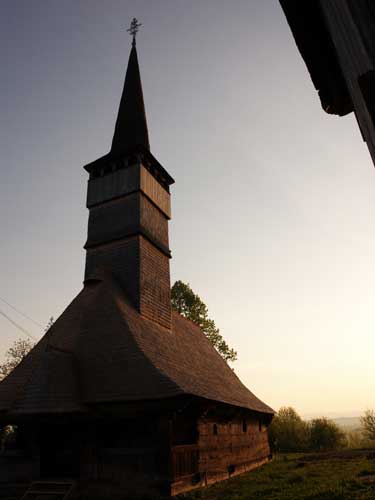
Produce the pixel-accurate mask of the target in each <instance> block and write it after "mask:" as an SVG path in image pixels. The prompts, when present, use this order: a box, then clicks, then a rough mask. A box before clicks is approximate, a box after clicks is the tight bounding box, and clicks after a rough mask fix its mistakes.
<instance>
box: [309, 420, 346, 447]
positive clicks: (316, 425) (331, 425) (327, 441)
mask: <svg viewBox="0 0 375 500" xmlns="http://www.w3.org/2000/svg"><path fill="white" fill-rule="evenodd" d="M309 427H310V449H311V450H313V451H329V450H337V449H339V448H343V447H344V446H345V445H346V437H345V433H344V432H343V431H342V430H341V429H340V428H339V426H338V425H337V424H336V423H335V422H334V421H333V420H329V419H328V418H325V417H321V418H316V419H314V420H312V421H311V422H310V425H309Z"/></svg>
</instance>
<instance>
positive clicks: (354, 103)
mask: <svg viewBox="0 0 375 500" xmlns="http://www.w3.org/2000/svg"><path fill="white" fill-rule="evenodd" d="M280 4H281V6H282V8H283V10H284V13H285V16H286V18H287V20H288V23H289V25H290V28H291V30H292V33H293V36H294V39H295V41H296V44H297V47H298V49H299V51H300V53H301V55H302V57H303V59H304V61H305V63H306V66H307V68H308V70H309V73H310V76H311V79H312V81H313V83H314V86H315V88H316V89H317V90H318V92H319V96H320V100H321V103H322V107H323V109H324V110H325V111H326V112H327V113H331V114H336V115H339V116H344V115H346V114H348V113H351V112H352V111H354V114H355V116H356V118H357V121H358V125H359V128H360V131H361V134H362V137H363V140H364V141H366V143H367V146H368V149H369V151H370V154H371V157H372V160H373V162H374V163H375V2H374V1H373V0H303V1H301V0H280Z"/></svg>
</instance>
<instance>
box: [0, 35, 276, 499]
mask: <svg viewBox="0 0 375 500" xmlns="http://www.w3.org/2000/svg"><path fill="white" fill-rule="evenodd" d="M85 169H86V171H87V172H88V173H89V174H90V178H89V182H88V194H87V207H88V209H89V223H88V237H87V241H86V244H85V249H86V252H87V254H86V270H85V280H84V287H83V289H82V291H81V292H80V293H79V294H78V295H77V297H76V298H75V299H74V300H73V301H72V302H71V304H70V305H69V306H68V307H67V308H66V310H65V311H64V312H63V314H62V315H61V316H60V317H59V318H58V319H57V321H56V322H55V323H54V324H53V326H52V327H51V328H50V329H49V330H48V332H47V333H46V334H45V335H44V337H43V338H42V339H41V340H40V342H39V343H38V344H37V345H36V346H35V347H34V348H33V349H32V351H31V352H30V353H29V354H28V356H27V357H26V358H25V359H24V360H23V361H22V362H21V363H20V364H19V365H18V366H17V367H16V368H15V369H14V371H13V372H12V373H11V374H10V375H9V376H8V377H6V378H5V379H4V380H3V381H2V382H1V383H0V421H1V423H2V424H3V425H5V424H13V425H15V426H16V429H17V446H16V447H15V450H16V451H17V450H18V452H13V455H12V457H11V458H10V457H9V456H8V457H7V454H6V453H5V454H4V455H3V456H2V457H1V464H0V479H2V480H4V479H7V480H13V481H20V480H24V481H26V480H27V481H31V480H34V481H37V483H36V485H35V484H34V488H37V489H38V488H42V487H43V488H44V489H45V490H44V491H46V489H48V488H47V486H46V485H47V484H48V483H47V481H49V482H50V483H49V484H52V483H51V481H54V483H53V485H54V486H53V487H54V488H55V489H56V488H57V486H58V484H63V483H64V481H66V480H67V478H69V479H73V480H75V481H76V483H77V489H76V492H81V493H84V494H85V495H87V498H89V497H90V496H89V495H90V492H91V493H92V494H94V493H95V498H97V497H98V495H99V493H100V492H101V491H102V492H103V496H104V497H105V498H111V499H112V500H113V499H115V498H116V494H117V493H119V494H120V493H121V494H123V493H124V492H126V491H127V492H132V491H133V492H134V491H135V492H142V491H144V490H147V491H158V492H161V493H164V494H167V495H174V494H177V493H179V492H183V491H187V490H190V489H192V488H195V487H199V486H204V485H207V484H210V483H213V482H215V481H220V480H223V479H226V478H228V477H230V476H232V475H235V474H239V473H241V472H244V471H248V470H250V469H252V468H254V467H257V466H259V465H261V464H263V463H265V462H267V461H268V460H269V459H270V449H269V444H268V437H267V427H268V425H269V423H270V421H271V419H272V415H273V410H272V409H271V408H270V407H268V406H267V405H265V404H264V403H263V402H262V401H260V400H259V399H258V398H257V397H256V396H255V395H254V394H252V393H251V392H250V391H249V390H248V389H247V388H246V387H245V386H244V385H243V384H242V383H241V382H240V380H239V379H238V378H237V376H236V375H235V373H234V371H233V370H232V369H231V368H230V367H229V366H228V365H227V363H226V362H225V361H224V360H223V359H222V358H221V356H220V355H219V354H218V353H217V352H216V350H215V349H214V348H213V347H212V345H211V344H210V342H209V341H208V340H207V339H206V337H205V336H204V334H203V333H202V331H201V330H200V329H199V328H198V327H197V326H196V325H194V324H193V323H192V322H190V321H189V320H187V319H185V318H183V317H182V316H180V315H179V314H178V313H176V312H174V311H172V309H171V298H170V276H169V259H170V250H169V243H168V221H169V219H170V217H171V209H170V192H169V188H170V185H171V184H172V183H173V182H174V181H173V179H172V177H171V176H170V175H169V174H168V172H167V171H166V170H165V169H164V168H163V167H162V165H161V164H160V163H159V162H158V160H157V159H156V158H155V157H154V156H153V155H152V153H151V152H150V145H149V138H148V128H147V122H146V114H145V107H144V102H143V95H142V87H141V79H140V72H139V66H138V58H137V51H136V47H135V42H133V46H132V49H131V52H130V58H129V63H128V68H127V72H126V78H125V84H124V90H123V94H122V98H121V102H120V108H119V112H118V117H117V122H116V127H115V132H114V136H113V142H112V147H111V150H110V152H109V153H108V154H106V155H105V156H103V157H101V158H99V159H98V160H96V161H94V162H92V163H90V164H88V165H86V166H85ZM1 476H2V477H1ZM43 481H44V482H43ZM60 487H61V486H60Z"/></svg>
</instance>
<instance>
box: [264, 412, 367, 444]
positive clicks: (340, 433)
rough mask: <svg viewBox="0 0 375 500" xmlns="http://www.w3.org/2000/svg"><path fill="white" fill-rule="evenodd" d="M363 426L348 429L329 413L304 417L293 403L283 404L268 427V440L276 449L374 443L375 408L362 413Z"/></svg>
mask: <svg viewBox="0 0 375 500" xmlns="http://www.w3.org/2000/svg"><path fill="white" fill-rule="evenodd" d="M361 425H362V427H361V429H358V430H357V431H347V432H345V431H344V430H343V429H342V428H340V427H339V426H338V425H337V424H336V423H335V422H334V421H333V420H330V419H328V418H326V417H320V418H315V419H313V420H310V421H306V420H303V419H302V418H301V417H300V415H299V414H298V413H297V412H296V410H295V409H294V408H292V407H282V408H280V410H279V411H278V412H277V413H276V415H275V416H274V418H273V420H272V423H271V425H270V428H269V440H270V445H271V448H272V449H273V451H276V452H300V451H303V452H308V451H314V452H316V451H332V450H339V449H342V448H367V447H373V446H375V412H374V411H372V410H368V411H366V412H365V414H364V416H363V417H361Z"/></svg>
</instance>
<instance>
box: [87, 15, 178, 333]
mask: <svg viewBox="0 0 375 500" xmlns="http://www.w3.org/2000/svg"><path fill="white" fill-rule="evenodd" d="M138 27H139V23H138V22H137V20H136V19H133V21H132V24H131V28H130V30H129V31H130V33H131V34H132V35H133V43H132V48H131V51H130V57H129V63H128V68H127V71H126V77H125V84H124V90H123V94H122V97H121V102H120V107H119V112H118V117H117V122H116V127H115V133H114V136H113V142H112V147H111V150H110V152H109V153H107V154H106V155H104V156H102V157H101V158H99V159H97V160H95V161H94V162H92V163H89V164H88V165H86V166H85V169H86V170H87V171H88V172H89V173H90V179H89V184H88V191H87V208H88V209H89V210H90V214H89V223H88V231H87V241H86V244H85V249H86V252H87V253H86V269H85V280H87V282H88V283H89V282H90V279H91V280H92V279H94V277H95V276H97V275H98V274H99V273H100V272H101V270H103V269H105V270H107V271H110V272H111V274H112V276H113V277H114V278H115V280H116V281H117V283H118V284H119V285H120V286H121V287H122V288H123V290H124V292H125V294H126V296H127V299H128V301H129V302H130V303H131V304H132V305H133V307H135V308H136V309H137V310H138V312H139V313H140V314H141V315H142V316H144V317H145V318H147V319H149V320H152V321H154V322H156V323H158V324H159V325H161V326H163V327H165V328H171V297H170V275H169V259H170V257H171V254H170V250H169V237H168V221H169V219H170V218H171V207H170V193H169V186H170V185H171V184H173V182H174V180H173V179H172V177H171V176H170V175H169V174H168V172H167V171H166V170H165V169H164V168H163V166H162V165H161V164H160V163H159V162H158V160H157V159H156V158H155V157H154V156H153V155H152V154H151V152H150V144H149V141H148V130H147V121H146V113H145V107H144V103H143V94H142V85H141V77H140V73H139V65H138V57H137V50H136V47H135V34H136V32H137V30H138Z"/></svg>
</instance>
